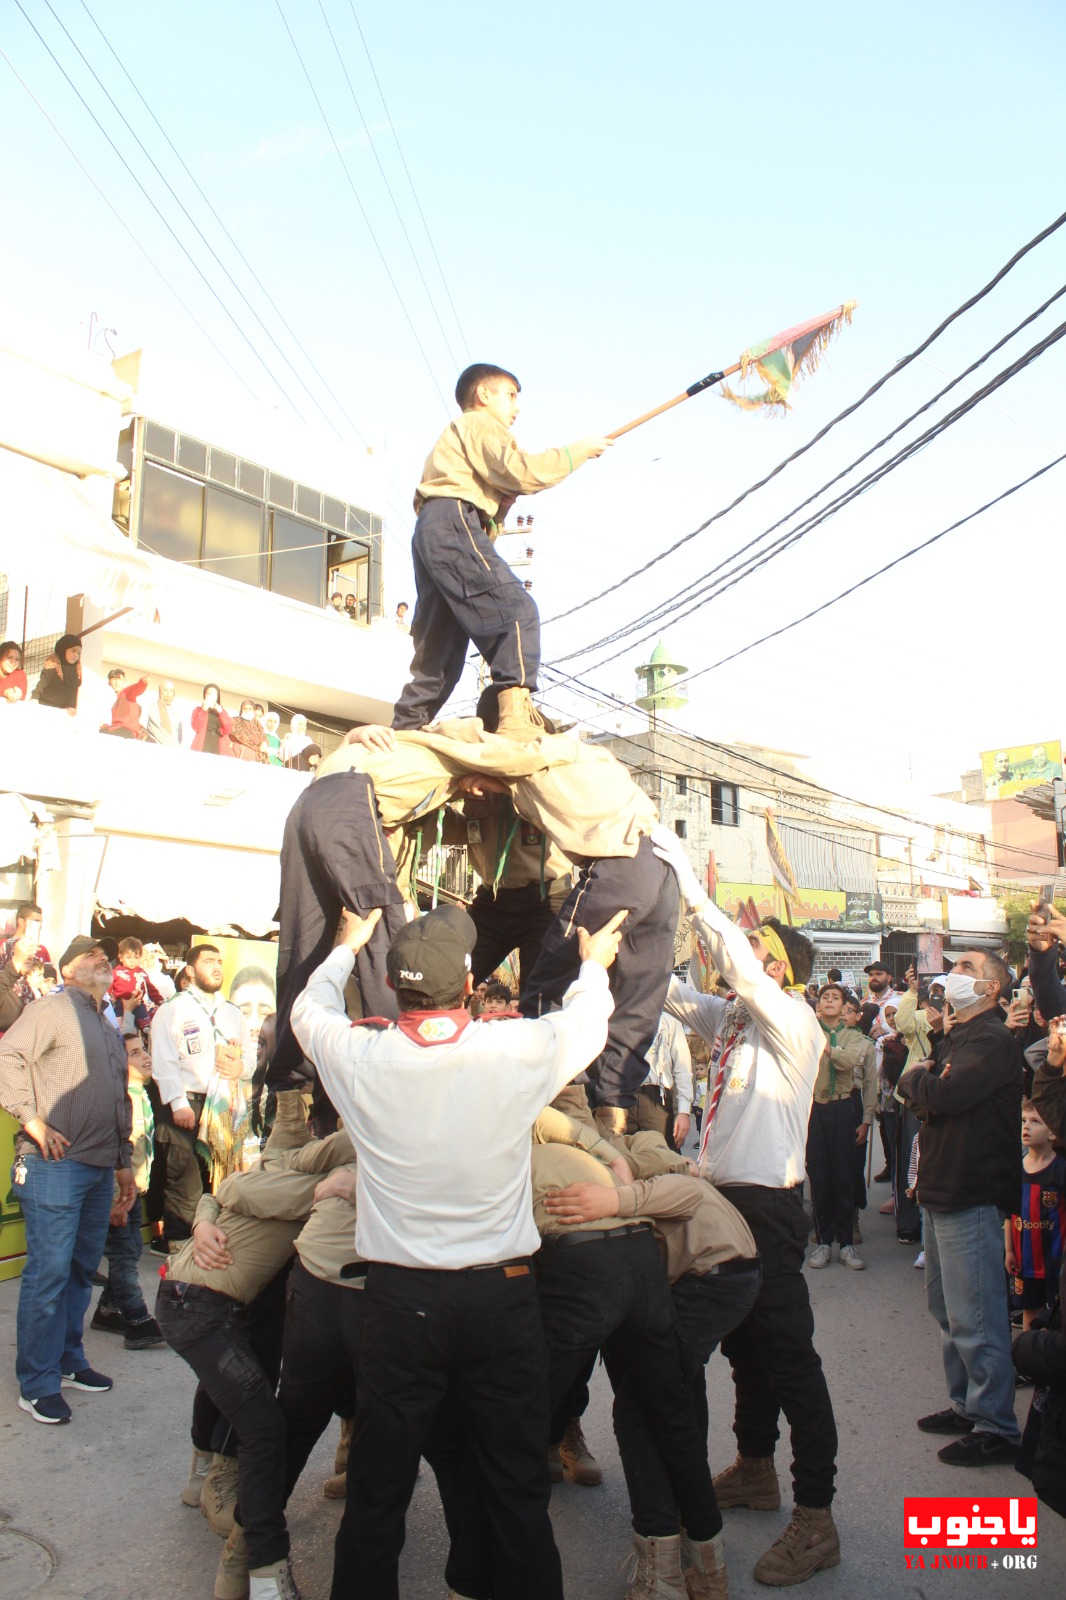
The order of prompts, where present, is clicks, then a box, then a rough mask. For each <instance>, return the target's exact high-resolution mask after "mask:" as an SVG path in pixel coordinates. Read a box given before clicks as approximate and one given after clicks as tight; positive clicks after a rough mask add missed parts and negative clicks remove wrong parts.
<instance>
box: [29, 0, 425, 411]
mask: <svg viewBox="0 0 1066 1600" xmlns="http://www.w3.org/2000/svg"><path fill="white" fill-rule="evenodd" d="M15 3H16V4H19V0H15ZM274 6H275V9H276V10H277V13H278V16H279V17H280V18H281V21H282V25H283V27H284V29H285V32H286V33H287V34H288V36H289V44H290V45H291V46H292V52H293V54H294V55H295V57H296V59H297V61H298V62H299V63H300V70H301V71H302V72H303V75H304V78H305V79H306V81H307V87H308V88H309V89H310V91H311V98H312V99H313V100H314V102H315V105H316V106H317V107H318V113H319V116H320V117H321V118H322V121H323V123H324V124H325V128H326V132H327V133H328V134H329V137H330V140H331V141H332V144H333V148H334V150H335V151H336V153H337V160H338V161H339V162H340V164H341V167H342V168H343V170H344V176H345V178H346V179H347V180H348V187H349V189H350V190H351V191H352V198H353V199H354V201H355V203H356V205H357V206H358V208H359V214H360V216H361V217H362V219H363V223H364V225H365V227H366V231H367V233H368V234H369V235H370V240H371V243H372V244H373V246H374V249H375V250H376V251H377V253H378V259H379V260H380V262H381V265H382V267H383V268H384V271H385V276H386V277H387V278H388V280H389V283H390V284H391V285H392V289H393V293H394V294H395V296H396V299H397V301H398V302H399V306H400V310H401V311H402V312H403V315H404V320H405V321H406V323H407V326H408V328H409V329H410V330H411V337H412V338H413V339H414V341H415V344H416V345H417V346H418V349H419V353H420V355H421V357H422V360H423V361H424V362H425V364H426V371H427V372H428V373H429V377H430V382H431V383H432V384H433V387H434V388H435V389H436V391H437V393H438V395H439V396H440V400H441V404H442V405H443V407H444V409H445V411H447V412H448V414H449V416H450V415H451V407H450V405H449V402H448V400H447V398H446V397H445V394H444V391H443V389H442V388H441V386H440V384H439V383H438V381H437V375H436V373H435V372H434V370H433V363H432V362H431V361H430V359H429V356H428V355H427V354H426V348H425V346H424V345H423V343H422V340H421V339H420V338H419V336H418V329H417V328H416V327H415V325H414V321H413V320H412V317H411V313H410V311H409V310H408V309H407V302H406V300H405V299H404V297H403V295H402V294H401V292H400V286H399V284H398V283H397V282H396V279H395V277H394V276H393V271H392V268H391V267H390V266H389V263H388V258H387V257H386V255H385V252H384V250H383V249H382V248H381V244H380V241H379V240H378V236H377V234H376V233H375V232H374V226H373V224H372V222H371V221H370V217H369V215H368V214H367V209H366V207H365V206H364V204H363V201H362V198H361V196H360V194H359V190H358V189H357V188H356V186H355V179H354V178H353V177H352V173H351V168H350V167H349V166H348V163H347V161H345V159H344V151H343V150H342V149H341V147H340V142H339V140H338V138H337V135H336V134H335V133H334V131H333V124H332V123H331V122H330V120H329V118H328V116H327V115H326V108H325V106H324V105H323V104H322V101H321V99H320V97H319V93H318V90H317V89H316V88H315V85H314V79H313V78H312V77H311V74H310V72H309V71H308V69H307V63H306V61H305V60H304V58H303V56H302V55H301V54H300V47H299V45H298V44H297V43H296V38H295V35H294V34H293V31H292V29H291V28H290V26H289V19H288V17H287V16H286V15H285V12H284V10H283V8H282V4H281V0H274Z"/></svg>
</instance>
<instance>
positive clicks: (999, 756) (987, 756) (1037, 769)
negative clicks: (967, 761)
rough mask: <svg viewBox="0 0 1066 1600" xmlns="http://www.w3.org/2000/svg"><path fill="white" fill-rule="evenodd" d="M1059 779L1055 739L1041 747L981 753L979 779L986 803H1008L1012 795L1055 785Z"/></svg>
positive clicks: (1008, 747)
mask: <svg viewBox="0 0 1066 1600" xmlns="http://www.w3.org/2000/svg"><path fill="white" fill-rule="evenodd" d="M1061 777H1062V745H1061V743H1060V741H1059V740H1058V739H1045V741H1044V743H1043V744H1012V745H1006V746H1004V747H1003V748H1001V749H999V750H982V751H981V779H982V782H983V784H984V790H985V799H986V800H1009V799H1010V798H1011V796H1012V795H1016V794H1022V793H1023V792H1024V791H1025V790H1026V789H1035V788H1037V787H1038V786H1039V785H1040V784H1042V783H1054V781H1055V779H1056V778H1061Z"/></svg>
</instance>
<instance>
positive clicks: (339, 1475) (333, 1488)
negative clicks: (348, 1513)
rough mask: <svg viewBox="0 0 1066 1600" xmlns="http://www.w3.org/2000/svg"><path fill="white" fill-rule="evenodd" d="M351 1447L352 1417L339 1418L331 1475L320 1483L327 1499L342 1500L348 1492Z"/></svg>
mask: <svg viewBox="0 0 1066 1600" xmlns="http://www.w3.org/2000/svg"><path fill="white" fill-rule="evenodd" d="M351 1449H352V1418H351V1417H342V1418H341V1434H340V1438H339V1439H338V1440H337V1451H336V1454H335V1455H334V1457H333V1476H332V1477H331V1478H327V1479H326V1481H325V1483H324V1484H323V1485H322V1493H323V1494H324V1495H325V1497H326V1499H327V1500H343V1499H344V1498H345V1497H346V1496H347V1493H348V1457H349V1455H350V1454H351Z"/></svg>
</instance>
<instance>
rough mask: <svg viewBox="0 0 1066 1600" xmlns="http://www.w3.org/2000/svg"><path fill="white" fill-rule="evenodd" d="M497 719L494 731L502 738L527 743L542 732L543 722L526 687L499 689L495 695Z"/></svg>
mask: <svg viewBox="0 0 1066 1600" xmlns="http://www.w3.org/2000/svg"><path fill="white" fill-rule="evenodd" d="M497 705H498V706H499V720H498V721H497V724H496V732H497V733H498V734H499V735H500V737H501V738H502V739H515V740H517V742H518V743H519V744H529V743H530V741H531V740H533V739H538V738H539V737H540V735H541V734H542V733H543V732H544V722H543V719H542V718H541V716H540V713H539V712H538V711H537V710H536V708H535V706H534V705H533V696H532V695H531V694H530V692H529V690H528V689H501V690H500V692H499V695H498V697H497Z"/></svg>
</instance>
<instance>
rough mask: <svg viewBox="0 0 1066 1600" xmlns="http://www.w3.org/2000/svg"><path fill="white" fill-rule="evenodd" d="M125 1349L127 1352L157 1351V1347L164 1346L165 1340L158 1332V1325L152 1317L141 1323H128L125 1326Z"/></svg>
mask: <svg viewBox="0 0 1066 1600" xmlns="http://www.w3.org/2000/svg"><path fill="white" fill-rule="evenodd" d="M125 1342H126V1349H127V1350H158V1349H159V1346H160V1345H162V1344H166V1342H167V1341H166V1340H165V1339H164V1338H163V1335H162V1334H161V1333H160V1331H159V1324H158V1322H157V1321H156V1320H155V1318H154V1317H145V1319H144V1321H143V1322H128V1323H127V1324H126V1341H125Z"/></svg>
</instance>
